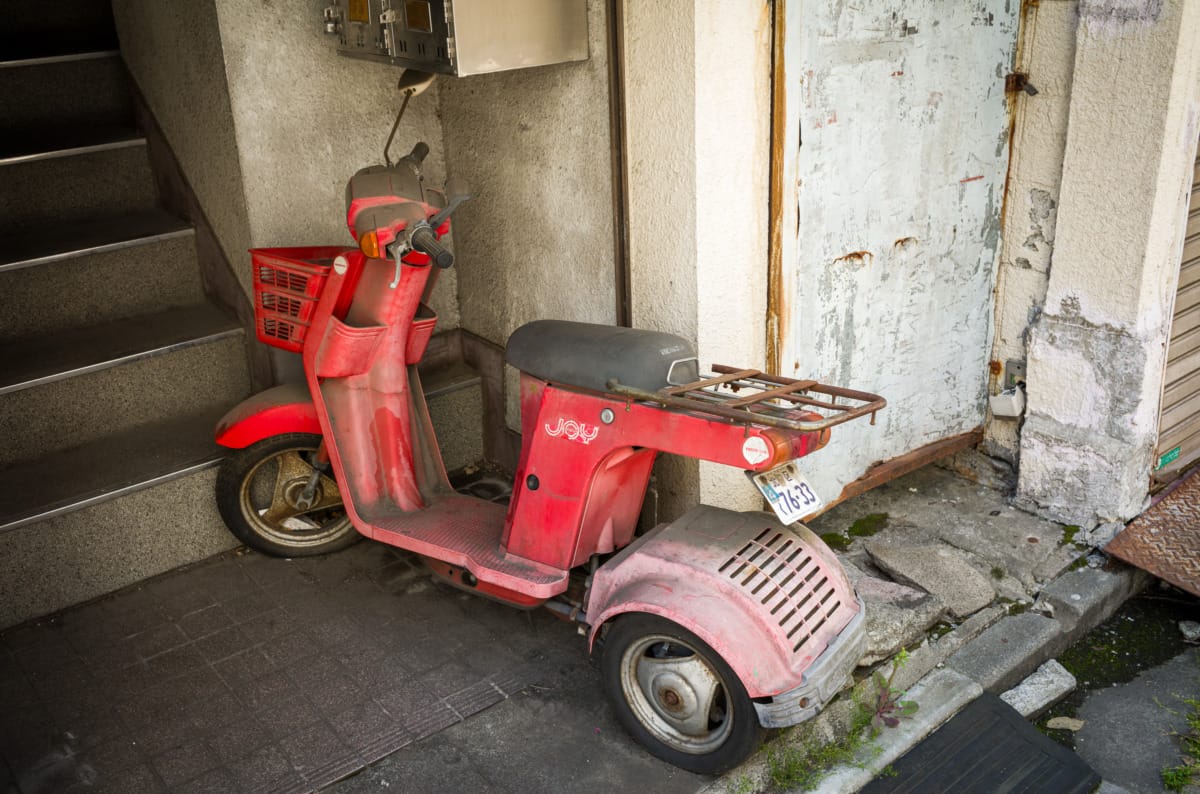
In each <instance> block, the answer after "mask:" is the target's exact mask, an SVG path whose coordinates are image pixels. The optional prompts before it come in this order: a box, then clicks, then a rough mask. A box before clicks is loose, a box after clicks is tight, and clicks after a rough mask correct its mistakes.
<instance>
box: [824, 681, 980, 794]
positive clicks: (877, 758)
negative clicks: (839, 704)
mask: <svg viewBox="0 0 1200 794" xmlns="http://www.w3.org/2000/svg"><path fill="white" fill-rule="evenodd" d="M982 693H983V687H981V686H979V684H977V683H975V682H974V681H972V680H971V679H969V678H967V677H966V676H964V675H961V674H959V673H956V672H954V671H953V670H948V669H942V670H934V671H933V672H932V673H930V674H929V675H927V676H925V677H924V678H922V679H921V680H920V681H919V682H918V683H917V685H916V686H914V687H913V688H912V689H911V690H909V692H908V696H907V699H908V700H915V701H916V702H917V705H918V706H920V708H919V709H918V710H917V713H916V714H914V715H913V716H912V719H908V720H904V721H902V722H901V723H900V727H898V728H894V729H891V730H884V731H883V732H881V733H880V734H879V739H878V740H876V742H875V743H874V745H873V746H872V748H870V749H871V752H870V753H860V755H861V757H860V758H858V759H856V761H857V763H855V764H843V765H841V766H836V767H834V768H833V769H831V770H829V774H827V775H826V776H825V777H824V778H822V779H821V783H820V785H819V786H817V788H816V789H815V790H816V791H818V792H821V794H841V793H842V792H847V791H858V790H859V789H860V788H862V787H863V786H865V785H867V784H868V783H870V782H871V780H873V779H874V777H875V775H877V774H879V771H880V770H882V769H884V768H885V767H887V765H888V764H890V763H892V762H893V761H895V760H896V759H897V758H899V757H900V756H902V755H904V754H905V753H907V752H908V751H909V749H910V748H911V747H914V746H915V745H916V744H917V743H918V742H920V741H921V740H922V739H924V738H925V737H926V736H928V735H929V734H931V733H933V732H934V731H935V730H937V729H938V728H939V727H940V726H941V725H942V723H944V722H946V720H948V719H950V718H951V717H953V716H954V715H955V714H957V713H958V712H959V710H960V709H961V708H962V707H963V706H965V705H967V704H968V703H970V702H971V701H972V700H974V699H975V698H977V697H979V695H980V694H982Z"/></svg>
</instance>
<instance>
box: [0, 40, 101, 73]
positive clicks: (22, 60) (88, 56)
mask: <svg viewBox="0 0 1200 794" xmlns="http://www.w3.org/2000/svg"><path fill="white" fill-rule="evenodd" d="M120 54H121V51H120V50H118V49H117V48H116V47H114V46H112V45H111V44H109V43H102V44H100V46H96V43H95V42H84V43H80V44H72V43H69V42H64V43H61V44H59V43H57V42H56V46H52V47H45V46H29V47H21V46H10V47H5V48H4V49H3V51H0V69H14V68H20V67H26V66H47V65H50V64H57V63H72V62H74V61H91V60H95V59H97V58H114V57H116V56H119V55H120Z"/></svg>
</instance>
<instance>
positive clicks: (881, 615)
mask: <svg viewBox="0 0 1200 794" xmlns="http://www.w3.org/2000/svg"><path fill="white" fill-rule="evenodd" d="M846 570H847V572H848V573H849V574H850V580H851V582H852V583H853V584H854V589H855V590H856V591H857V592H858V594H859V596H861V597H862V600H863V603H864V604H865V605H866V610H867V617H866V623H867V649H866V653H865V655H864V656H863V658H862V659H861V660H860V661H859V663H858V664H859V666H860V667H862V666H864V665H872V664H875V663H876V662H881V661H883V660H884V659H886V658H888V657H889V656H891V655H892V654H894V653H896V651H898V650H900V649H901V648H905V647H908V646H909V645H913V644H914V643H916V642H918V641H920V640H922V639H924V637H925V632H926V630H927V629H928V628H929V627H930V626H932V625H933V624H934V623H937V622H938V620H940V619H941V617H942V616H943V615H944V614H945V613H946V605H945V604H943V603H942V602H941V601H940V600H938V599H937V598H936V597H935V596H932V595H930V594H929V593H926V592H924V591H922V590H917V589H914V588H912V587H908V586H907V585H902V584H900V583H898V582H889V581H886V580H884V579H878V578H876V577H874V576H867V575H866V574H863V573H862V572H860V571H858V569H856V568H854V567H853V566H847V569H846Z"/></svg>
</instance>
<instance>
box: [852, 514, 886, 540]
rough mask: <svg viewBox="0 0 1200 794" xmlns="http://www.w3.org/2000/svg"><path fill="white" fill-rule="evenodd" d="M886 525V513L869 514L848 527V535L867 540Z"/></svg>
mask: <svg viewBox="0 0 1200 794" xmlns="http://www.w3.org/2000/svg"><path fill="white" fill-rule="evenodd" d="M887 525H888V514H887V513H871V514H870V515H866V516H863V517H862V518H860V519H858V520H857V521H855V522H854V523H853V524H851V525H850V530H849V535H850V537H852V538H869V537H871V536H872V535H874V534H875V533H876V532H879V531H880V530H881V529H884V528H886V527H887Z"/></svg>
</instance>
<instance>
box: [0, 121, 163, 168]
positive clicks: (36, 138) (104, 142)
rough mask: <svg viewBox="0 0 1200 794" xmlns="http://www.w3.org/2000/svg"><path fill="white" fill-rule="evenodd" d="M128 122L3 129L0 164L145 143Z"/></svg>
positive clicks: (0, 139)
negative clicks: (125, 123) (121, 123)
mask: <svg viewBox="0 0 1200 794" xmlns="http://www.w3.org/2000/svg"><path fill="white" fill-rule="evenodd" d="M145 142H146V138H145V137H144V136H143V135H142V134H141V133H140V132H138V131H137V129H135V128H134V127H132V126H128V125H118V124H78V125H71V126H68V127H47V128H41V129H20V130H5V131H4V132H3V133H0V165H9V164H13V163H24V162H29V161H32V160H42V159H47V158H50V157H65V156H69V155H74V154H85V153H87V152H94V151H100V150H103V149H116V148H119V147H121V146H137V145H142V144H145Z"/></svg>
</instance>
